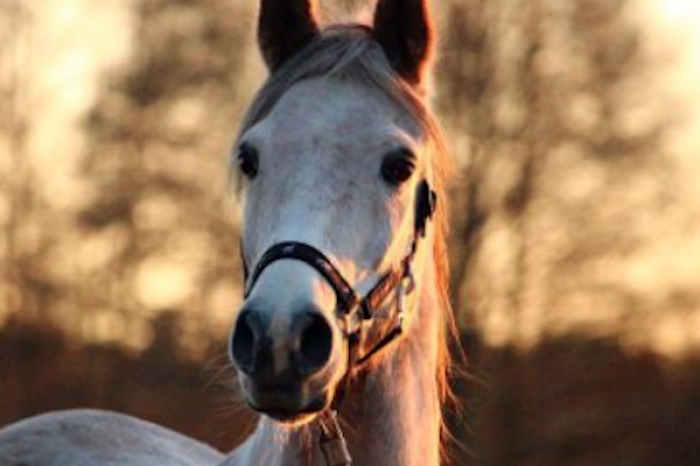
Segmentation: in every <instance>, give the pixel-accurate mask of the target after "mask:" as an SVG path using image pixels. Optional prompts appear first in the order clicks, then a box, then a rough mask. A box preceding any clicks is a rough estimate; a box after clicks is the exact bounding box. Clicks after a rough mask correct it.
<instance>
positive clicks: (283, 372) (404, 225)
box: [231, 0, 432, 421]
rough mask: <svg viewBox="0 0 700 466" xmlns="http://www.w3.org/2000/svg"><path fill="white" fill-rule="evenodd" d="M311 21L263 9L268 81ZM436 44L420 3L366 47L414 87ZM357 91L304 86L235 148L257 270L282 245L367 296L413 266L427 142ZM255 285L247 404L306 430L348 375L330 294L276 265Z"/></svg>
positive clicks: (386, 19)
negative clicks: (302, 252)
mask: <svg viewBox="0 0 700 466" xmlns="http://www.w3.org/2000/svg"><path fill="white" fill-rule="evenodd" d="M314 11H315V2H314V1H312V0H262V5H261V9H260V12H261V17H260V29H259V31H258V38H259V43H260V46H261V50H262V53H263V56H264V58H265V60H266V63H267V65H268V68H269V69H270V71H271V72H272V73H275V72H277V71H278V70H279V69H280V68H282V67H283V66H284V65H285V64H286V63H288V61H289V60H290V58H291V57H293V56H295V55H296V54H297V53H299V51H300V50H302V49H304V48H305V47H307V46H309V44H311V43H312V42H313V41H315V40H316V39H319V36H320V34H321V32H320V30H319V28H318V26H317V22H316V18H315V15H314ZM370 37H371V39H370ZM431 37H432V35H431V28H430V24H429V21H428V17H427V6H426V4H425V3H424V1H422V0H421V1H416V0H380V1H379V3H378V6H377V12H376V15H375V20H374V26H373V28H372V30H371V32H368V33H367V36H366V40H372V41H373V42H372V47H374V49H375V50H374V53H375V55H373V56H374V57H376V56H377V55H376V54H381V53H382V52H383V53H384V56H385V57H386V60H384V61H382V62H381V63H382V67H383V69H385V68H387V67H388V66H389V65H390V66H391V68H392V69H393V72H391V71H387V72H386V73H388V74H389V76H393V75H394V74H395V75H396V77H395V79H399V77H398V76H400V77H401V78H402V79H403V80H404V82H405V83H407V84H408V85H413V86H416V87H420V86H421V84H422V82H423V76H424V74H425V73H424V72H425V70H426V67H427V66H426V65H427V63H428V62H429V57H430V55H431V53H430V52H431V44H432V41H431ZM379 56H380V57H381V55H379ZM307 58H308V57H307ZM332 59H333V60H335V59H336V58H335V57H333V58H332ZM390 79H393V78H390ZM362 81H363V80H362V79H357V77H355V78H353V79H349V78H340V77H337V76H336V77H333V76H327V77H325V78H322V77H317V78H306V79H300V80H298V81H297V82H296V84H294V85H292V86H291V87H290V88H288V89H286V92H285V93H284V95H283V96H282V97H281V98H280V99H279V100H278V101H276V103H275V104H274V106H273V108H272V110H271V111H270V112H269V113H267V114H266V116H265V117H264V118H262V119H261V120H259V121H257V123H255V124H252V125H251V126H250V127H249V128H247V130H246V131H245V132H244V134H242V136H241V137H240V140H239V146H238V148H237V157H238V162H239V166H240V168H241V171H242V172H243V175H244V176H243V178H244V179H245V181H244V191H245V199H246V204H245V205H246V207H245V216H244V227H243V242H242V247H243V255H244V260H245V262H246V264H247V265H248V266H249V267H250V268H253V267H255V266H256V264H257V263H258V262H259V261H260V259H261V257H262V255H263V254H264V253H265V252H266V251H267V250H268V249H269V248H270V247H271V246H273V245H275V244H278V243H281V242H288V241H293V242H298V243H305V244H307V245H310V246H313V247H315V248H316V249H317V250H319V251H322V252H323V253H324V254H325V255H326V256H327V257H328V258H329V259H330V260H331V261H332V262H333V264H334V265H335V267H336V268H337V269H338V270H339V271H340V272H341V273H342V275H343V276H344V278H345V279H346V281H348V282H349V283H350V284H351V285H352V286H353V287H354V288H355V291H356V292H357V293H359V294H361V295H362V294H364V292H366V291H367V290H368V289H369V288H371V287H373V286H374V285H375V284H376V281H377V278H378V274H379V273H382V272H384V271H385V270H386V269H387V268H388V266H390V265H396V263H397V262H398V261H399V260H400V259H401V258H403V257H404V255H405V254H406V253H407V249H408V247H409V244H410V242H411V239H412V233H413V208H414V203H415V192H416V189H415V188H416V185H417V183H418V182H419V180H420V179H421V177H422V176H426V174H425V173H424V172H425V159H426V157H425V152H426V150H425V148H424V147H423V141H425V140H426V137H425V136H426V135H425V134H423V133H422V129H421V128H422V126H421V125H419V124H418V123H417V122H416V120H415V119H414V118H413V117H412V116H411V115H412V112H409V111H407V110H406V108H405V106H403V105H400V104H399V103H398V102H397V101H395V100H394V99H391V98H389V96H388V94H386V93H385V92H383V91H381V90H380V89H379V88H378V87H377V86H375V85H373V84H370V83H369V81H371V80H368V82H366V83H363V82H362ZM251 285H252V288H251V289H249V290H248V291H249V293H248V295H247V298H246V300H245V302H244V303H243V306H242V308H241V311H240V313H239V314H238V318H237V321H236V325H235V328H234V332H233V337H232V340H231V356H232V359H233V361H234V363H235V364H236V366H237V368H238V372H239V376H240V382H241V386H242V389H243V392H244V395H245V397H246V399H247V401H248V403H249V404H250V406H251V407H253V408H254V409H256V410H258V411H260V412H263V413H266V414H268V415H270V416H272V417H273V418H276V419H280V420H285V421H301V420H310V419H311V418H313V417H314V415H315V414H316V413H319V412H321V411H323V410H324V409H325V408H327V407H328V406H329V404H330V403H331V401H332V400H333V398H334V395H335V392H336V391H337V389H338V385H339V384H340V382H341V380H342V379H343V377H344V376H345V374H346V373H347V369H348V367H347V366H348V345H347V340H346V336H345V334H344V333H343V330H342V328H341V325H340V321H339V319H338V317H339V316H338V315H337V306H336V304H337V303H336V295H335V292H334V290H333V288H332V287H331V286H330V284H329V282H328V281H326V279H324V278H323V277H322V276H321V274H320V273H319V272H318V271H317V269H316V268H314V267H311V266H310V265H307V264H306V263H305V262H302V261H298V260H293V259H285V260H278V261H275V262H273V263H271V264H270V265H269V266H267V267H265V268H264V269H263V271H262V273H261V274H260V275H259V276H258V277H257V279H256V280H255V281H254V283H249V286H251Z"/></svg>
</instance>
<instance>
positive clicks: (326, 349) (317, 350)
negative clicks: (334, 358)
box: [296, 313, 333, 375]
mask: <svg viewBox="0 0 700 466" xmlns="http://www.w3.org/2000/svg"><path fill="white" fill-rule="evenodd" d="M303 322H304V324H303V327H302V328H301V334H300V336H299V339H300V341H299V352H298V354H297V357H296V363H297V370H298V371H299V372H300V373H301V374H304V375H310V374H313V373H315V372H317V371H319V370H321V369H322V368H323V367H325V366H326V364H327V363H328V360H329V359H330V357H331V350H332V349H333V331H332V330H331V327H330V325H329V324H328V321H327V320H326V318H325V317H324V316H323V315H322V314H319V313H310V314H307V315H306V316H304V321H303Z"/></svg>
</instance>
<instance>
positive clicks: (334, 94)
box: [263, 78, 419, 145]
mask: <svg viewBox="0 0 700 466" xmlns="http://www.w3.org/2000/svg"><path fill="white" fill-rule="evenodd" d="M263 126H264V127H265V129H264V137H265V138H266V139H269V140H271V142H275V141H276V142H279V143H283V144H294V143H299V144H309V143H313V144H323V143H329V144H335V143H342V142H345V143H355V144H360V145H362V144H373V143H377V142H381V141H382V140H383V139H387V138H391V137H393V136H395V135H396V133H397V132H398V131H400V132H402V133H403V134H409V135H411V136H415V137H418V136H419V135H418V134H417V133H418V130H417V127H416V125H415V124H413V121H412V118H411V117H410V115H408V114H407V112H405V111H404V110H403V109H402V108H401V107H400V106H399V105H398V104H396V103H395V102H394V101H392V100H391V99H390V98H389V97H388V96H386V95H384V94H383V93H382V92H381V91H379V90H378V89H374V88H372V87H370V86H363V85H359V84H355V83H353V82H351V81H347V80H339V79H323V78H316V79H310V80H307V81H303V82H300V83H298V84H297V85H295V86H293V87H292V88H291V89H289V91H287V93H285V95H284V96H283V97H282V98H281V99H280V101H279V102H278V103H277V105H276V106H275V108H274V110H273V111H272V112H271V114H270V115H269V117H268V118H267V119H266V120H265V122H264V125H263Z"/></svg>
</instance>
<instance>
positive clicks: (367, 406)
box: [0, 0, 452, 466]
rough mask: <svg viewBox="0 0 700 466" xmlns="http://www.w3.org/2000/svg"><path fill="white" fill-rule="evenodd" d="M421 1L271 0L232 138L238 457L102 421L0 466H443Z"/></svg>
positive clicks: (442, 336) (439, 205)
mask: <svg viewBox="0 0 700 466" xmlns="http://www.w3.org/2000/svg"><path fill="white" fill-rule="evenodd" d="M426 3H427V0H379V2H378V5H377V10H376V13H375V17H374V22H373V24H372V26H361V25H354V24H350V25H339V26H333V27H329V28H326V29H321V28H319V26H318V22H317V18H316V14H315V8H314V3H313V1H312V0H262V7H261V14H260V24H259V43H260V47H261V50H262V53H263V56H264V58H265V61H266V63H267V65H268V68H269V71H270V77H269V79H268V81H267V83H266V84H265V86H264V87H263V89H262V90H261V91H260V92H259V94H258V95H257V97H256V99H255V101H254V102H253V104H252V106H251V108H250V110H249V112H248V115H247V117H246V119H245V121H244V124H243V127H242V130H241V132H240V134H239V137H238V140H237V146H236V147H237V150H236V158H235V161H236V163H237V166H238V167H237V170H239V171H240V173H241V177H240V182H241V184H242V185H243V191H244V196H245V200H246V202H245V216H244V218H245V222H244V224H245V225H244V231H243V238H242V244H241V247H242V251H243V261H244V264H245V265H246V267H247V270H249V272H250V273H249V274H248V276H247V279H246V299H245V302H244V303H243V307H242V309H241V311H240V312H239V314H238V318H237V320H236V324H235V326H234V331H233V333H232V338H231V344H230V354H231V359H232V361H233V363H234V364H235V366H236V368H237V370H238V375H239V380H240V385H241V388H242V392H243V395H244V398H245V400H246V401H247V404H248V405H249V406H250V407H251V408H252V409H254V410H256V411H258V412H260V413H261V414H262V416H261V419H260V421H259V424H258V426H257V429H256V431H255V433H254V434H253V435H252V436H251V437H250V438H249V439H248V440H247V441H246V442H245V443H244V444H243V445H242V446H240V447H239V448H238V449H236V450H235V451H233V452H232V453H230V454H228V455H224V454H222V453H219V452H217V451H215V450H213V449H211V448H209V447H207V446H205V445H202V444H200V443H197V442H196V441H194V440H191V439H188V438H185V437H183V436H181V435H179V434H176V433H174V432H171V431H168V430H166V429H164V428H161V427H158V426H155V425H152V424H149V423H146V422H143V421H140V420H137V419H134V418H130V417H127V416H123V415H119V414H114V413H106V412H100V411H68V412H62V413H51V414H47V415H43V416H39V417H36V418H32V419H28V420H25V421H22V422H19V423H17V424H15V425H12V426H9V427H7V428H6V429H4V430H2V431H0V465H2V466H98V465H99V466H214V465H219V466H252V465H271V466H278V465H279V466H296V465H298V466H302V465H304V466H326V465H331V466H335V465H347V464H350V457H352V460H353V461H354V463H355V464H357V465H365V466H370V465H372V466H379V465H382V466H435V465H438V464H439V463H440V456H441V432H442V431H443V426H442V416H441V407H442V402H443V401H444V397H445V396H446V392H447V384H446V372H447V370H448V366H449V356H448V351H447V343H446V340H447V338H448V336H449V335H448V333H449V332H448V329H449V328H450V326H451V322H452V321H451V317H450V316H451V314H450V310H449V305H448V301H447V290H446V287H447V282H448V277H447V273H448V272H447V266H446V263H447V260H446V252H445V229H446V227H445V225H444V210H445V208H444V205H443V204H444V202H443V201H444V195H443V193H444V192H443V183H444V181H445V178H446V175H447V173H446V172H447V166H448V161H447V154H446V151H445V149H444V144H443V139H442V137H441V133H440V130H439V128H438V125H437V123H436V122H435V120H434V118H433V117H432V116H431V113H430V112H429V110H428V108H427V104H426V102H425V100H426V98H427V96H426V94H427V92H426V88H427V86H426V76H427V74H428V72H429V71H430V66H431V64H432V60H431V58H432V55H433V54H432V51H433V44H434V40H433V29H432V26H431V23H430V19H429V15H428V6H427V4H426Z"/></svg>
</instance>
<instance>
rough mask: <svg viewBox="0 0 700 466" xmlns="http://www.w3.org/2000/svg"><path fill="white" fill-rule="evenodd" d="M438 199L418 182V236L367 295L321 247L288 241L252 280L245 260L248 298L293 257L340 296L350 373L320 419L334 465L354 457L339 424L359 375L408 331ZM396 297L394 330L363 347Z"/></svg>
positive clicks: (265, 256) (325, 452)
mask: <svg viewBox="0 0 700 466" xmlns="http://www.w3.org/2000/svg"><path fill="white" fill-rule="evenodd" d="M436 201H437V196H436V194H435V192H434V191H433V190H432V189H431V187H430V185H429V184H428V182H427V181H426V180H422V181H421V182H420V183H419V184H418V188H417V191H416V205H415V209H416V210H415V223H414V231H413V238H412V241H411V245H410V248H409V251H408V254H406V256H404V258H403V259H402V260H401V261H400V262H399V263H398V264H396V265H395V266H394V267H392V268H391V269H390V270H388V271H387V272H385V273H384V274H383V275H382V276H381V277H380V278H379V280H378V281H377V283H376V284H375V285H374V287H373V288H372V289H371V290H370V291H369V292H368V293H367V294H365V295H364V296H363V297H360V296H359V295H358V294H357V292H356V291H355V289H354V288H353V287H352V286H351V285H350V284H349V283H348V281H347V280H346V279H345V277H343V274H342V273H341V272H340V270H339V269H338V268H337V267H336V266H335V265H333V263H332V262H331V261H330V259H328V257H326V255H325V254H323V253H322V252H321V251H319V250H318V249H316V248H314V247H313V246H311V245H308V244H305V243H299V242H283V243H278V244H275V245H274V246H272V247H270V249H268V250H267V251H266V252H265V253H264V254H263V256H262V257H261V258H260V260H259V261H258V263H257V264H256V266H255V268H254V269H253V272H252V274H250V277H248V276H247V275H248V273H247V271H248V268H247V266H246V264H245V260H244V261H243V266H244V271H245V272H246V277H245V281H246V288H245V296H246V297H248V295H250V293H251V291H252V290H253V287H255V284H256V282H257V281H258V279H259V278H260V275H261V274H262V273H263V271H264V270H265V269H266V268H267V267H269V266H270V265H271V264H273V263H274V262H277V261H280V260H283V259H293V260H298V261H301V262H304V263H306V264H308V265H309V266H311V267H312V268H313V269H315V270H316V271H317V272H318V273H319V274H320V275H321V276H322V277H323V278H324V279H325V280H326V282H328V284H329V285H330V286H331V288H332V289H333V291H334V292H335V295H336V315H337V317H338V318H339V319H340V321H341V327H342V330H343V332H344V333H345V337H346V339H347V342H348V358H349V361H348V369H347V373H346V374H345V376H344V377H343V380H342V382H341V383H340V386H339V388H338V390H337V394H336V397H335V399H334V400H333V403H332V406H331V409H330V410H328V411H326V412H325V413H323V414H322V415H321V416H320V418H319V426H320V429H321V438H320V444H321V451H322V452H323V455H324V457H325V459H326V463H327V464H328V466H348V465H350V464H352V458H351V457H350V454H349V452H348V447H347V443H346V441H345V437H344V436H343V432H342V430H341V428H340V425H339V424H338V419H337V410H338V409H339V408H340V404H341V403H342V400H343V398H344V395H345V392H346V391H347V390H348V389H349V386H350V382H351V381H352V379H353V376H354V374H355V373H356V372H357V371H358V370H360V369H362V367H364V366H365V365H366V364H367V363H368V362H369V361H370V360H371V359H372V358H373V357H374V356H376V355H377V354H379V353H381V352H382V351H383V350H384V349H386V348H387V347H388V346H389V345H390V344H392V343H393V342H395V341H397V340H398V338H399V337H401V335H402V334H403V331H404V320H405V312H406V310H405V305H404V301H405V298H406V297H407V296H408V295H410V294H411V293H412V292H413V290H414V288H415V281H414V277H413V270H412V265H413V259H414V258H415V255H416V251H417V249H418V243H419V241H420V240H421V239H422V238H424V237H425V233H426V229H427V226H428V221H430V220H431V219H432V217H433V215H434V213H435V209H436ZM392 293H393V294H394V296H395V303H396V304H395V312H394V314H393V315H392V316H391V318H392V319H393V320H394V323H393V326H392V327H391V328H390V329H389V330H388V331H387V332H386V333H385V334H384V335H383V336H380V337H379V338H378V340H377V341H376V342H375V343H374V344H373V345H371V346H370V347H369V349H365V348H363V344H364V343H365V340H366V338H367V335H366V331H365V330H366V329H367V328H369V327H370V326H371V324H372V322H374V320H375V318H377V317H378V316H379V310H380V308H381V306H382V304H384V302H386V300H387V299H388V297H389V296H390V295H391V294H392Z"/></svg>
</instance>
